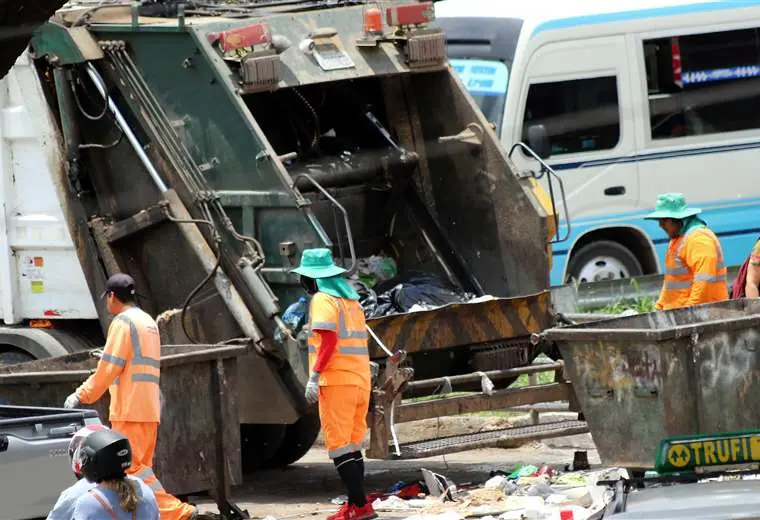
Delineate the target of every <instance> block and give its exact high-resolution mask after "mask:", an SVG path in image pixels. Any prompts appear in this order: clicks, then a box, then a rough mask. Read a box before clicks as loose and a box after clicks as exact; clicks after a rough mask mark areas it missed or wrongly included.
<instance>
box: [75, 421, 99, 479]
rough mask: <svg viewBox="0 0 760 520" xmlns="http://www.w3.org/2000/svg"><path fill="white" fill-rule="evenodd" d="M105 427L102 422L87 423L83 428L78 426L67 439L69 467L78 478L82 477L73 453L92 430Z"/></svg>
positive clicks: (77, 460) (95, 430)
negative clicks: (69, 438) (68, 439)
mask: <svg viewBox="0 0 760 520" xmlns="http://www.w3.org/2000/svg"><path fill="white" fill-rule="evenodd" d="M107 429H108V428H106V427H105V426H103V425H102V424H88V425H87V426H85V427H84V428H80V429H79V430H78V431H77V432H76V433H75V434H74V436H73V437H72V438H71V440H70V441H69V460H70V461H71V469H72V470H73V471H74V475H76V477H77V478H78V479H80V478H82V470H81V468H80V465H79V459H78V458H77V457H75V456H74V454H75V453H76V451H77V450H78V449H79V447H80V446H81V445H82V442H84V440H85V438H86V437H88V436H89V435H90V434H92V433H94V432H97V431H100V430H107Z"/></svg>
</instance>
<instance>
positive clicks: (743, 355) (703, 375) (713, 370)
mask: <svg viewBox="0 0 760 520" xmlns="http://www.w3.org/2000/svg"><path fill="white" fill-rule="evenodd" d="M758 325H760V302H759V301H753V300H734V301H725V302H720V303H715V304H708V305H700V306H696V307H691V308H686V309H677V310H672V311H666V312H655V313H649V314H643V315H638V316H631V317H626V318H616V319H611V320H603V321H598V322H593V323H586V324H582V325H577V326H572V327H563V328H556V329H550V330H547V331H546V333H545V334H546V338H547V339H549V340H551V341H556V342H557V344H558V346H559V348H560V351H561V352H562V356H563V359H564V361H565V366H566V369H567V374H568V376H569V378H570V380H571V382H572V384H573V388H574V389H575V394H576V396H577V397H578V400H579V402H580V405H581V408H582V410H583V413H584V415H585V417H586V419H587V420H588V424H589V429H590V430H591V434H592V436H593V437H594V442H595V443H596V445H597V448H598V450H599V455H600V457H601V460H602V463H604V464H610V465H621V466H625V467H633V468H646V467H652V466H653V465H654V457H655V450H656V449H657V446H658V443H659V442H660V441H661V440H662V439H663V438H665V437H670V436H673V435H683V434H696V433H718V432H727V431H737V430H744V429H751V428H756V427H757V425H758V424H760V409H758V407H757V406H756V405H755V399H754V398H753V396H756V395H758V394H757V392H760V377H759V376H758V373H760V372H758V368H760V356H758V349H759V348H760V332H758Z"/></svg>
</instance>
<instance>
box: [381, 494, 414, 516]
mask: <svg viewBox="0 0 760 520" xmlns="http://www.w3.org/2000/svg"><path fill="white" fill-rule="evenodd" d="M372 507H373V508H374V509H375V511H387V512H393V511H408V510H410V509H411V508H412V506H410V505H409V504H408V503H407V502H406V501H405V500H403V499H401V498H399V497H397V496H396V495H391V496H389V497H388V498H386V499H384V500H383V499H380V498H378V499H377V500H375V501H374V502H372Z"/></svg>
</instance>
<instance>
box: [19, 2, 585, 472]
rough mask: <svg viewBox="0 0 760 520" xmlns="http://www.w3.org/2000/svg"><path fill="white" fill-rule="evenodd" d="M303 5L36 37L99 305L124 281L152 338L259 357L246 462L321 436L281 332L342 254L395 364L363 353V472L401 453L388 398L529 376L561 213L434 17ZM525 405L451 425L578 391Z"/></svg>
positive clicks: (245, 379) (74, 25)
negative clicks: (108, 281) (484, 104)
mask: <svg viewBox="0 0 760 520" xmlns="http://www.w3.org/2000/svg"><path fill="white" fill-rule="evenodd" d="M306 4H307V3H304V4H303V5H301V3H299V2H288V3H283V4H277V3H261V4H258V6H257V4H251V5H248V6H246V7H244V6H235V7H230V6H226V5H224V4H220V5H219V6H218V7H214V6H213V5H209V6H206V7H203V8H198V9H194V10H192V11H191V10H190V9H188V10H187V11H186V10H185V8H184V7H183V6H182V5H178V6H175V7H176V9H175V10H174V12H171V9H168V8H167V9H163V8H162V9H161V10H160V11H161V12H160V13H159V12H158V9H157V8H156V6H155V5H154V6H152V7H151V5H148V4H146V6H143V7H137V6H134V7H128V6H127V7H124V6H117V5H114V6H110V8H108V9H100V10H90V11H87V10H83V9H77V8H72V9H69V10H67V11H61V12H59V13H58V15H57V16H56V17H55V18H54V19H53V20H51V22H50V23H48V24H46V25H45V26H44V27H42V28H41V29H40V30H38V31H37V32H36V35H35V38H34V39H33V41H32V44H31V48H32V51H33V53H34V55H35V56H36V57H37V65H38V67H39V70H40V77H41V78H43V81H44V86H45V89H46V92H47V95H48V100H49V103H50V106H51V109H52V110H54V111H55V113H56V114H57V117H58V121H59V125H60V130H61V143H62V154H63V156H64V157H65V159H66V161H65V162H66V168H63V169H61V171H60V172H58V175H57V177H56V184H57V188H58V193H59V195H60V198H61V203H62V206H63V207H64V209H65V213H66V215H67V219H68V225H69V228H70V230H71V233H72V236H73V237H74V239H75V243H76V245H77V250H78V256H79V258H80V263H81V264H82V268H83V270H84V272H85V276H86V277H87V280H88V284H89V286H90V290H91V292H92V294H93V297H94V298H97V296H98V295H99V294H100V292H101V291H102V287H103V283H104V280H105V278H106V277H107V276H108V275H109V274H110V273H112V272H116V271H125V272H129V273H130V274H132V276H133V277H134V278H135V279H136V281H137V285H138V287H139V291H138V292H139V293H140V294H139V296H140V303H141V305H142V306H143V307H144V308H145V309H146V311H148V312H150V313H151V314H153V315H154V316H159V320H158V321H159V324H160V326H161V328H162V334H163V337H164V338H165V341H167V342H169V343H174V344H184V343H192V342H202V343H209V344H211V343H214V344H215V343H241V344H246V345H248V346H249V354H248V355H247V356H244V357H241V358H240V360H239V367H240V371H241V377H240V378H239V385H238V388H239V392H240V395H239V399H238V402H239V416H240V420H241V422H242V437H241V442H242V450H243V457H244V463H246V461H247V462H248V463H251V464H253V463H255V464H260V463H268V464H287V463H290V462H292V461H294V460H296V459H298V458H300V457H301V456H302V455H303V454H304V453H305V452H306V450H308V448H309V447H310V446H311V444H312V443H313V441H314V439H315V438H316V435H317V432H318V428H319V423H318V420H317V419H316V416H315V414H314V412H313V410H310V409H309V408H308V407H307V405H306V403H305V401H304V399H303V397H302V394H303V384H304V382H305V379H306V377H307V349H306V345H305V342H304V341H303V337H304V335H303V334H300V335H299V334H297V330H291V329H293V328H294V327H293V326H292V324H290V322H289V323H285V322H284V321H283V312H284V310H285V308H286V307H287V306H288V305H290V304H291V303H293V302H296V301H297V300H298V298H299V297H300V296H302V295H303V293H302V290H301V288H300V286H299V284H298V280H297V277H296V276H294V275H293V274H292V273H291V272H290V271H291V269H293V268H294V267H296V266H297V264H298V262H299V259H300V256H301V253H302V251H303V250H304V249H307V248H311V247H329V248H332V250H333V252H334V255H335V257H336V258H337V259H338V261H339V262H340V263H342V264H343V265H345V266H346V268H347V269H349V272H350V273H351V275H352V277H353V279H354V281H355V282H356V283H357V286H358V287H359V289H360V293H361V294H362V295H363V300H362V303H363V305H364V306H365V313H366V315H367V317H368V318H369V324H370V326H371V327H375V328H377V333H376V337H377V340H379V342H381V343H383V344H385V346H386V347H388V348H389V349H391V350H392V351H394V352H399V355H398V356H395V357H394V358H392V359H391V361H390V362H386V361H387V360H386V355H385V354H384V351H383V350H382V349H380V348H379V344H378V343H374V340H373V348H374V350H373V354H372V355H373V358H375V361H377V362H378V364H380V365H382V366H383V367H384V369H385V372H384V375H383V376H382V377H380V378H379V380H378V385H379V386H378V388H376V389H375V394H376V399H375V401H376V404H378V406H376V407H375V408H374V411H373V412H372V417H371V418H370V422H371V423H372V424H373V425H376V428H375V427H374V426H373V435H375V429H377V428H380V429H382V430H383V431H382V432H378V434H377V435H375V446H376V448H377V449H375V450H374V451H372V450H371V452H372V453H373V454H374V456H378V457H385V456H391V454H390V452H389V444H388V442H389V441H388V438H389V437H388V433H389V432H390V431H391V430H392V420H391V419H392V418H393V416H394V413H395V412H391V411H390V410H387V409H386V408H387V407H386V406H385V405H390V404H392V403H393V402H396V403H398V402H399V400H400V399H401V397H402V394H403V392H404V391H405V390H407V391H408V392H412V393H414V394H415V395H417V394H419V393H424V391H425V389H426V388H427V389H430V385H431V384H433V383H431V382H434V381H436V380H438V379H440V378H443V377H453V376H461V377H460V378H459V379H456V378H453V379H450V382H452V384H453V387H454V388H455V389H462V390H473V389H475V390H478V389H480V386H479V383H478V384H477V385H475V384H474V383H473V381H475V379H477V381H480V380H481V376H480V375H479V373H480V372H484V371H489V372H488V373H489V374H491V376H492V377H493V381H494V382H496V384H497V386H499V385H502V384H506V383H507V382H509V381H511V380H513V379H514V378H515V377H517V375H519V372H514V370H515V369H518V370H519V369H520V367H524V368H523V369H524V370H527V371H531V370H533V369H532V368H531V367H526V365H528V364H530V363H531V361H532V360H533V358H534V357H535V356H536V354H537V352H538V350H537V347H534V346H532V345H531V344H530V343H529V337H530V335H531V334H532V333H536V332H540V331H541V330H543V329H544V328H546V327H548V326H550V325H551V324H552V315H551V309H550V302H549V293H548V292H547V289H548V284H549V263H550V256H549V247H548V243H549V241H550V240H551V239H552V237H553V236H554V231H555V229H556V218H555V215H556V214H557V211H556V207H555V206H557V205H556V204H555V203H554V201H553V200H549V202H546V200H548V199H547V198H546V195H545V193H544V192H542V191H541V189H540V188H539V187H538V185H537V183H536V180H535V179H534V178H533V176H531V175H530V174H525V175H521V174H518V172H516V171H515V169H514V168H513V166H512V162H511V161H510V160H509V158H508V156H507V154H506V152H505V151H504V150H503V149H502V148H501V147H500V146H499V144H498V140H497V138H496V136H495V134H494V132H493V131H492V129H491V128H490V127H489V124H488V122H487V121H486V120H485V119H484V117H483V116H482V114H481V113H480V112H479V111H478V109H477V106H476V105H475V104H474V102H473V101H472V99H471V98H470V97H469V95H468V94H467V93H466V91H465V89H464V88H463V86H462V84H461V83H460V82H459V80H458V79H457V78H456V77H455V75H454V74H453V73H452V71H451V70H450V68H449V67H448V65H447V62H446V57H445V39H444V37H443V34H442V33H441V32H440V31H439V30H436V29H432V28H430V27H428V25H427V24H428V22H429V21H430V20H431V19H432V16H433V10H432V3H430V2H425V3H414V2H404V1H398V2H387V3H386V4H385V5H384V8H383V12H382V20H383V22H384V23H383V24H381V27H375V28H373V27H369V28H368V27H367V26H366V25H365V16H364V15H365V14H366V13H367V9H369V8H370V7H371V6H369V4H368V5H358V6H352V7H335V8H326V7H323V8H318V9H314V6H313V5H312V4H311V3H308V7H309V8H308V9H306V7H307V5H306ZM167 5H168V4H167ZM172 5H174V4H172ZM164 7H166V6H164ZM146 9H154V11H152V12H147V11H146ZM158 14H160V15H161V16H157V15H158ZM370 19H371V17H369V18H367V20H370ZM85 23H86V25H84V24H85ZM365 29H366V30H365ZM376 29H377V30H376ZM104 99H106V101H104ZM521 150H523V151H525V153H530V152H529V149H528V148H527V147H524V148H521ZM523 151H518V152H517V153H523ZM542 198H543V199H542ZM542 201H543V202H542ZM378 259H379V260H378ZM373 265H374V266H377V265H380V266H385V267H387V268H388V269H389V270H382V269H381V270H380V271H378V270H377V269H373V268H372V267H371V266H373ZM368 266H369V267H368ZM359 282H361V283H359ZM399 286H400V287H399ZM474 298H479V299H477V300H475V301H474V302H473V299H474ZM419 303H422V304H423V306H422V308H423V311H422V312H419V313H413V314H409V311H410V310H415V309H414V307H415V304H419ZM443 304H452V305H448V306H444V307H443V308H437V309H431V307H436V306H437V307H440V305H443ZM99 305H100V307H99V311H100V313H101V318H102V322H103V326H104V327H105V326H106V324H107V322H108V318H107V316H106V314H105V310H104V309H103V308H102V304H99ZM417 308H420V307H419V306H418V307H417ZM402 350H403V353H401V351H402ZM402 358H405V359H404V360H403V361H402ZM549 369H550V370H556V371H557V372H558V373H559V372H561V366H560V365H556V366H555V365H552V366H550V367H549ZM510 370H512V372H510ZM413 371H416V372H417V375H416V381H415V382H414V383H421V384H420V385H418V386H417V388H416V389H415V387H414V385H408V384H407V383H408V382H409V379H410V377H411V376H412V373H413ZM494 371H495V373H494ZM420 379H422V381H420ZM425 381H427V382H425ZM529 390H530V389H529ZM539 390H540V392H539V394H533V393H531V392H527V393H526V392H525V391H524V392H523V393H521V394H520V395H519V396H517V397H514V396H512V395H511V394H510V397H505V396H504V395H503V394H502V393H499V392H502V390H498V391H497V392H496V393H495V394H493V395H492V396H491V397H495V398H497V400H496V401H494V400H491V401H490V404H487V403H486V401H487V400H488V399H486V398H488V397H489V396H486V395H481V394H480V393H479V392H478V393H477V394H476V395H475V398H477V400H476V401H473V402H474V404H473V402H471V403H470V404H469V405H468V406H467V407H465V408H466V411H474V410H475V409H478V408H480V409H492V408H494V407H504V406H509V405H513V404H527V403H530V402H534V401H535V400H536V399H549V400H563V399H565V398H567V395H568V392H569V386H568V385H567V384H566V383H565V382H564V379H563V378H561V377H558V379H557V382H556V383H552V384H551V385H547V386H546V388H542V389H539ZM504 391H506V390H504ZM541 392H543V393H541ZM428 393H429V392H428ZM483 399H485V400H483ZM471 401H472V399H471ZM451 402H452V403H454V404H456V406H460V405H459V404H458V402H457V401H451ZM383 403H385V405H384V404H383ZM494 403H495V404H494ZM399 404H400V403H399ZM439 405H440V403H438V404H437V405H436V406H439ZM463 409H464V408H463ZM402 410H403V407H401V408H399V414H400V415H401V416H404V417H406V420H413V419H414V418H420V417H421V416H423V415H430V414H431V413H434V412H435V413H441V414H449V413H461V412H459V411H457V410H460V408H448V409H446V410H443V409H440V408H436V407H434V408H430V409H429V410H428V412H426V413H423V414H421V415H420V414H416V413H411V412H410V411H409V410H407V411H403V412H402ZM433 411H434V412H433ZM386 412H387V413H386ZM444 412H445V413H444ZM400 420H401V418H400ZM389 421H391V423H389ZM381 425H382V426H381ZM566 426H567V425H561V426H559V427H555V426H545V425H544V426H541V428H539V429H538V430H536V432H537V433H535V432H534V433H535V435H533V434H532V433H531V435H533V436H534V437H535V436H538V437H540V436H549V435H553V434H555V433H557V432H560V433H564V432H565V429H566V428H565V427H566ZM573 426H574V427H576V428H583V427H585V425H583V424H582V423H578V424H574V425H573ZM489 442H490V441H489ZM383 443H385V445H384V447H381V446H380V445H381V444H383ZM460 444H461V443H460ZM262 446H266V447H267V448H268V449H266V450H264V449H262ZM448 446H449V447H448V448H445V449H446V450H449V451H451V450H453V449H458V448H457V446H458V445H457V443H455V442H449V443H448ZM461 446H465V444H461ZM436 449H437V450H441V449H444V448H441V447H440V446H438V448H436ZM397 454H398V450H397Z"/></svg>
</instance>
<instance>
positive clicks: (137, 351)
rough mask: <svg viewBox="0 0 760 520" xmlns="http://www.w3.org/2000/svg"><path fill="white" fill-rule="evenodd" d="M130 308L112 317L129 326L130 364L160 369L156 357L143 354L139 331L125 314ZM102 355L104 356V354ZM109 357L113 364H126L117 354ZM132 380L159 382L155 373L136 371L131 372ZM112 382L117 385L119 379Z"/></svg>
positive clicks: (159, 363)
mask: <svg viewBox="0 0 760 520" xmlns="http://www.w3.org/2000/svg"><path fill="white" fill-rule="evenodd" d="M133 308H135V307H133ZM130 310H131V309H128V310H127V311H125V312H123V313H121V314H119V315H118V316H116V317H115V318H114V320H119V321H123V322H124V323H126V324H127V325H128V326H129V338H130V339H131V340H132V366H133V367H139V366H143V367H150V368H153V369H156V370H160V369H161V361H160V360H158V359H156V358H152V357H148V356H143V353H142V344H141V343H140V333H139V332H138V330H137V325H135V323H134V322H133V321H132V320H131V319H129V316H127V315H126V314H127V313H128V312H129V311H130ZM103 357H104V358H105V355H104V356H103ZM109 358H115V360H116V363H114V364H118V363H124V364H126V361H125V360H123V359H121V358H119V357H118V356H109ZM109 361H110V360H109ZM110 362H113V361H110ZM124 364H121V365H119V366H124ZM132 381H133V382H139V383H155V384H159V382H160V379H159V376H157V375H155V374H145V373H137V374H132ZM114 384H117V385H118V384H120V380H119V379H118V378H117V379H116V381H114Z"/></svg>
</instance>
